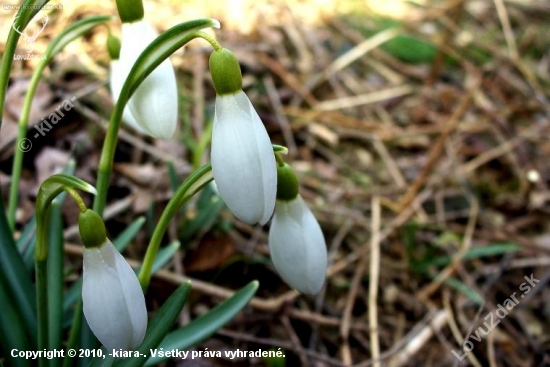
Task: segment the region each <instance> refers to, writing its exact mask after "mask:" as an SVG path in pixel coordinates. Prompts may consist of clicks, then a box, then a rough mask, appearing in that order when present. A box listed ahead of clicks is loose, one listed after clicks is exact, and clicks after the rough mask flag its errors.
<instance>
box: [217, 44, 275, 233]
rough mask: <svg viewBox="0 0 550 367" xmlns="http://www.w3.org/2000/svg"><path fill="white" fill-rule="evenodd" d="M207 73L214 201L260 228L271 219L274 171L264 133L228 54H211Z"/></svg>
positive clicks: (222, 51) (233, 58) (234, 63)
mask: <svg viewBox="0 0 550 367" xmlns="http://www.w3.org/2000/svg"><path fill="white" fill-rule="evenodd" d="M210 70H211V74H212V80H213V81H214V87H215V89H216V93H217V97H216V111H215V114H214V127H213V131H212V150H211V159H212V172H213V175H214V180H215V181H216V185H217V187H218V190H219V193H220V196H221V197H222V199H223V200H224V201H225V203H226V204H227V206H228V207H229V209H230V210H231V212H232V213H233V214H235V216H236V217H237V218H239V219H241V220H242V221H244V222H247V223H249V224H255V223H260V224H265V223H267V221H268V220H269V218H270V217H271V215H272V214H273V210H274V207H275V197H276V193H277V169H276V164H275V156H274V154H273V147H272V145H271V141H270V140H269V136H268V134H267V131H266V129H265V127H264V125H263V123H262V121H261V120H260V117H259V116H258V113H257V112H256V110H255V109H254V107H253V106H252V103H251V102H250V100H249V99H248V97H247V96H246V94H245V93H244V92H243V91H242V89H241V83H242V77H241V71H240V67H239V63H238V61H237V59H236V58H235V56H234V55H233V54H232V53H231V52H230V51H228V50H225V49H222V50H218V51H214V52H213V53H212V56H211V57H210Z"/></svg>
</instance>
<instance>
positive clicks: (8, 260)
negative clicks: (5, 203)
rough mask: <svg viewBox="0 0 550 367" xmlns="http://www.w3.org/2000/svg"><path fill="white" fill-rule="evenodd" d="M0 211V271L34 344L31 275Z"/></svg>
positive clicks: (34, 314) (33, 290) (33, 306)
mask: <svg viewBox="0 0 550 367" xmlns="http://www.w3.org/2000/svg"><path fill="white" fill-rule="evenodd" d="M4 214H5V213H4V212H1V213H0V272H1V273H2V276H3V278H4V280H5V286H6V290H7V292H8V294H10V297H9V298H8V299H10V300H13V301H14V304H16V305H17V307H16V312H17V313H18V314H19V315H20V317H21V319H22V320H23V322H24V323H25V330H28V331H29V336H30V337H31V345H36V330H37V329H36V327H37V326H36V325H37V324H36V322H37V321H36V301H35V289H34V286H33V284H32V283H31V277H30V275H29V273H28V272H27V271H26V268H25V264H24V263H23V260H22V258H21V256H20V255H19V253H18V252H17V247H16V245H15V241H14V240H13V237H12V235H11V230H10V227H9V224H8V220H7V217H6V216H5V215H4Z"/></svg>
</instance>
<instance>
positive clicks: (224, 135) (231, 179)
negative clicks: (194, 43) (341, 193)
mask: <svg viewBox="0 0 550 367" xmlns="http://www.w3.org/2000/svg"><path fill="white" fill-rule="evenodd" d="M210 72H211V74H212V80H213V82H214V88H215V89H216V94H217V97H216V112H215V116H214V129H213V132H212V152H211V156H212V171H213V173H214V179H215V181H216V184H217V186H218V190H219V193H220V196H221V197H222V198H223V200H224V201H225V202H226V204H227V206H228V207H229V209H230V210H231V211H232V212H233V214H235V216H237V217H238V218H239V219H241V220H243V221H245V222H247V223H250V224H255V223H260V224H265V223H267V221H268V220H269V219H270V218H271V216H272V215H273V211H275V215H274V216H273V221H272V223H271V228H270V231H269V248H270V251H271V258H272V260H273V264H274V266H275V268H276V269H277V271H278V272H279V274H281V277H282V278H283V279H284V280H285V282H286V283H288V284H289V285H290V286H292V287H293V288H296V289H297V290H299V291H300V292H302V293H304V294H316V293H318V292H319V291H320V290H321V288H322V287H323V284H324V281H325V274H326V270H327V250H326V245H325V238H324V236H323V232H322V231H321V227H320V226H319V223H318V222H317V220H316V219H315V217H314V215H313V214H312V212H311V210H310V209H309V208H308V207H307V205H306V204H305V203H304V201H303V200H302V198H301V196H300V195H299V194H298V180H297V178H296V175H295V174H294V172H293V171H292V169H291V168H290V166H288V164H285V163H284V162H282V159H280V157H278V158H279V161H280V162H279V164H277V163H276V162H275V154H274V153H273V148H272V145H271V141H270V140H269V136H268V134H267V131H266V129H265V127H264V125H263V124H262V121H261V120H260V118H259V116H258V114H257V113H256V111H255V109H254V107H253V106H252V104H251V103H250V100H249V99H248V97H247V96H246V94H245V93H244V92H243V91H242V76H241V70H240V67H239V63H238V61H237V59H236V57H235V56H234V55H233V53H231V52H230V51H228V50H225V49H221V50H217V51H214V52H213V53H212V55H211V57H210Z"/></svg>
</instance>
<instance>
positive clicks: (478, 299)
mask: <svg viewBox="0 0 550 367" xmlns="http://www.w3.org/2000/svg"><path fill="white" fill-rule="evenodd" d="M444 283H445V284H447V285H448V286H450V287H452V288H454V289H456V290H457V291H459V292H460V293H463V294H464V295H465V296H467V297H468V298H469V299H471V300H472V301H473V302H474V303H476V304H478V305H482V304H484V303H485V300H484V299H483V297H482V296H481V295H480V294H479V293H477V292H476V291H475V290H473V289H472V288H470V287H468V286H467V285H466V284H464V283H462V282H461V281H460V280H458V279H455V278H447V279H445V281H444Z"/></svg>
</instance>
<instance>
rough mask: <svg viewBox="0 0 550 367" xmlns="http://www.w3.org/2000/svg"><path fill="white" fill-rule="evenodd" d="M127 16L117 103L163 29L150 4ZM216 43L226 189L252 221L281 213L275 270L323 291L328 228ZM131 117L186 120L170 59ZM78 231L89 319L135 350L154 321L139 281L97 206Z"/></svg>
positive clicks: (296, 284) (115, 74) (217, 152)
mask: <svg viewBox="0 0 550 367" xmlns="http://www.w3.org/2000/svg"><path fill="white" fill-rule="evenodd" d="M137 3H140V2H137ZM117 4H118V2H117ZM126 4H127V3H126ZM119 13H120V15H121V19H122V22H123V24H122V41H121V43H120V44H118V42H117V40H116V39H114V38H110V40H109V50H110V54H111V57H112V62H111V76H110V79H111V92H112V95H113V98H114V99H115V100H116V99H117V98H118V96H119V95H120V93H121V90H122V88H123V85H124V82H125V80H126V78H127V76H128V73H129V72H130V70H131V68H132V66H133V65H134V63H135V61H136V60H137V58H138V57H139V55H140V54H141V53H142V52H143V50H144V49H145V48H146V46H147V45H148V44H149V43H150V42H151V41H153V40H154V38H155V37H156V36H157V34H156V32H155V31H154V30H153V28H152V27H151V26H150V25H149V24H148V23H146V21H145V20H144V19H143V9H141V10H140V9H137V10H136V9H135V8H131V7H130V8H126V9H124V8H123V9H121V8H119ZM216 45H217V43H215V44H213V46H214V48H215V51H214V52H213V53H212V55H211V57H210V72H211V75H212V81H213V84H214V88H215V90H216V103H215V114H214V125H213V131H212V147H211V160H212V162H211V164H212V173H213V176H214V181H215V183H216V185H217V189H218V192H219V194H220V196H221V198H222V199H223V200H224V202H225V203H226V204H227V207H228V208H229V209H230V210H231V212H232V213H233V214H235V216H236V217H237V218H239V219H240V220H242V221H244V222H246V223H249V224H257V223H259V224H261V225H264V224H266V223H267V222H268V221H269V220H270V219H271V218H273V219H272V223H271V228H270V231H269V248H270V252H271V257H272V260H273V264H274V266H275V268H276V270H277V271H278V272H279V274H280V275H281V277H282V278H283V280H284V281H285V282H286V283H288V284H289V285H290V286H291V287H293V288H295V289H297V290H298V291H300V292H302V293H304V294H310V295H314V294H317V293H318V292H319V291H320V290H321V289H322V287H323V284H324V282H325V275H326V270H327V250H326V244H325V239H324V236H323V233H322V231H321V227H320V226H319V223H318V222H317V220H316V219H315V217H314V215H313V213H312V212H311V210H310V209H309V208H308V207H307V205H306V204H305V202H304V200H303V199H302V197H301V196H300V195H299V192H298V191H299V190H298V188H299V184H298V180H297V178H296V175H295V173H294V171H293V170H292V168H290V166H289V165H288V164H286V163H285V162H284V161H283V160H282V158H281V156H280V155H278V153H277V154H275V153H274V151H273V146H272V144H271V141H270V139H269V136H268V133H267V131H266V129H265V127H264V125H263V123H262V121H261V119H260V117H259V116H258V113H257V112H256V110H255V109H254V107H253V105H252V103H251V102H250V100H249V99H248V97H247V96H246V94H245V93H244V91H243V90H242V75H241V69H240V66H239V63H238V61H237V58H236V57H235V55H234V54H233V53H232V52H231V51H229V50H227V49H223V48H221V47H216ZM217 46H219V45H217ZM123 118H124V120H125V121H126V123H127V124H129V125H130V126H131V127H133V128H134V129H135V130H137V131H138V132H140V133H143V134H148V135H150V136H153V137H157V138H170V137H172V135H173V134H174V132H175V129H176V121H177V90H176V82H175V76H174V70H173V68H172V66H171V65H170V62H169V61H168V60H166V61H165V62H163V63H162V64H160V65H159V66H158V67H157V69H155V70H154V71H153V72H152V73H151V74H150V75H149V76H148V77H147V78H146V79H145V80H144V82H143V83H142V84H141V85H140V86H139V87H138V88H137V89H136V91H135V92H134V94H133V96H132V98H131V99H130V100H129V101H128V104H127V105H126V108H125V109H124V112H123ZM79 229H80V234H81V237H82V240H83V243H84V246H85V249H84V270H83V278H84V281H83V287H82V299H83V308H84V315H85V317H86V320H87V321H88V324H89V325H90V328H91V330H92V331H93V333H94V334H95V335H96V337H97V338H98V339H99V340H100V341H101V343H103V345H104V346H105V347H106V348H107V349H108V350H135V349H136V348H137V347H138V346H139V345H140V344H141V342H142V341H143V339H144V335H145V331H146V328H147V310H146V307H145V298H144V295H143V292H142V289H141V286H140V283H139V281H138V279H137V277H136V275H135V273H134V271H133V270H132V269H131V267H130V266H129V265H128V263H127V262H126V261H125V260H124V258H123V257H122V255H121V254H120V253H119V252H118V251H117V250H116V248H115V247H114V246H113V244H112V243H111V242H110V241H109V240H108V239H107V236H106V232H105V226H104V224H103V221H102V220H101V218H100V216H99V215H98V214H97V213H95V212H93V211H91V210H86V211H85V212H83V213H81V214H80V217H79Z"/></svg>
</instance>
